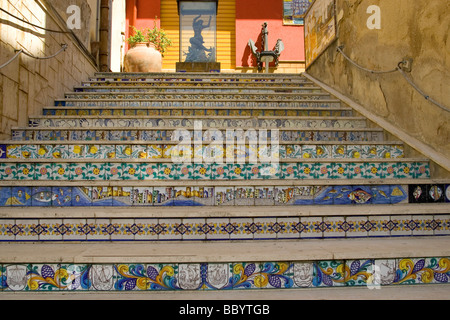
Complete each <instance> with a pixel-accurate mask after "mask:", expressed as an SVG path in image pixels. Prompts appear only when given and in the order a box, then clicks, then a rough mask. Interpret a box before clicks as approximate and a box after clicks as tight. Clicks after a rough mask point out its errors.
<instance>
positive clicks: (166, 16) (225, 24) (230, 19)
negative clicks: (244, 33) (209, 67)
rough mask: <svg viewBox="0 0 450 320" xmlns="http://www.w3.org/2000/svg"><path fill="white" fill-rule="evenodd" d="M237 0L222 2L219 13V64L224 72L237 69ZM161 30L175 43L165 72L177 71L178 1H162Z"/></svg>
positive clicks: (167, 56) (178, 41) (168, 56)
mask: <svg viewBox="0 0 450 320" xmlns="http://www.w3.org/2000/svg"><path fill="white" fill-rule="evenodd" d="M235 18H236V5H235V0H220V1H219V8H218V13H217V62H220V63H221V68H222V70H227V69H233V70H234V69H235V67H236V57H235V56H236V44H235V43H236V41H235ZM161 28H163V29H164V30H165V31H166V32H167V35H168V36H169V37H170V39H171V40H172V42H173V45H172V46H171V47H170V48H169V49H168V51H167V52H166V53H165V55H164V59H163V69H164V70H170V71H173V70H175V65H176V63H177V62H179V61H180V36H179V29H180V22H179V16H178V7H177V1H176V0H161Z"/></svg>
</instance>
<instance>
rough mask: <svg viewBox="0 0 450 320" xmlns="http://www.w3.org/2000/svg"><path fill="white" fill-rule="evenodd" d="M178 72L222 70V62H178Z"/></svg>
mask: <svg viewBox="0 0 450 320" xmlns="http://www.w3.org/2000/svg"><path fill="white" fill-rule="evenodd" d="M176 71H177V72H220V62H177V65H176Z"/></svg>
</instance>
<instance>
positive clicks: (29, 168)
mask: <svg viewBox="0 0 450 320" xmlns="http://www.w3.org/2000/svg"><path fill="white" fill-rule="evenodd" d="M16 173H17V179H18V180H34V178H35V165H34V164H32V163H18V164H17V165H16Z"/></svg>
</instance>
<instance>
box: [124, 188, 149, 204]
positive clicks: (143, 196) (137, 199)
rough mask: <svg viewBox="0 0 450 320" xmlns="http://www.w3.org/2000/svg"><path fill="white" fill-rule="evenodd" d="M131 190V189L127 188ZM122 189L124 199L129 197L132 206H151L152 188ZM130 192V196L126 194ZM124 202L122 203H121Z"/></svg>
mask: <svg viewBox="0 0 450 320" xmlns="http://www.w3.org/2000/svg"><path fill="white" fill-rule="evenodd" d="M129 189H131V188H129ZM129 189H124V190H123V192H124V195H123V196H124V197H129V198H130V199H131V202H132V204H133V206H152V205H153V196H154V193H153V188H152V187H134V188H132V190H129ZM129 192H131V194H130V195H128V193H129ZM123 202H124V201H123Z"/></svg>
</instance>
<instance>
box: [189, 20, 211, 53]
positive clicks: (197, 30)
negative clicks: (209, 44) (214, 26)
mask: <svg viewBox="0 0 450 320" xmlns="http://www.w3.org/2000/svg"><path fill="white" fill-rule="evenodd" d="M200 18H201V15H199V16H198V17H196V18H194V21H193V23H192V28H193V29H194V36H193V37H192V38H191V39H190V40H189V42H190V43H191V46H190V47H189V53H188V54H187V57H186V62H205V61H210V60H211V58H212V56H213V50H214V48H209V49H208V48H206V47H205V46H204V43H205V41H204V40H203V36H202V31H203V29H207V28H209V27H210V26H211V19H212V16H209V22H208V24H207V25H204V24H203V20H202V19H200ZM206 52H209V53H210V54H209V56H208V57H207V56H206Z"/></svg>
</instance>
